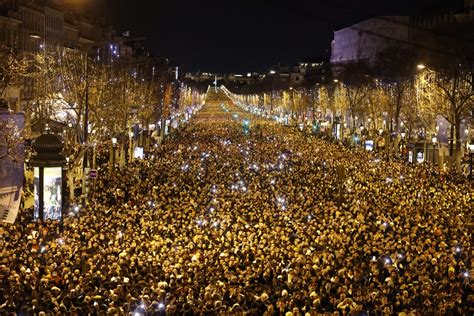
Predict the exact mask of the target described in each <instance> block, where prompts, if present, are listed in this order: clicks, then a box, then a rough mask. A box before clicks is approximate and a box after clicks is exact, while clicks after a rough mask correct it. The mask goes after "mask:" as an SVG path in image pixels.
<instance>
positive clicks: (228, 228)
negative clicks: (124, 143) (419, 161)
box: [0, 101, 474, 315]
mask: <svg viewBox="0 0 474 316" xmlns="http://www.w3.org/2000/svg"><path fill="white" fill-rule="evenodd" d="M226 109H228V110H227V111H224V110H223V108H222V106H221V105H220V102H217V101H216V102H209V103H208V104H207V105H206V107H204V108H203V109H202V110H201V112H200V113H199V114H198V115H197V116H196V117H193V118H192V120H191V122H190V123H188V124H187V125H186V126H184V127H182V128H180V129H179V130H176V131H174V132H173V135H174V136H173V138H172V139H166V140H164V141H163V143H162V144H161V145H160V146H159V147H158V148H156V149H154V152H152V153H151V154H150V155H149V157H150V158H147V159H143V160H134V161H132V162H130V163H129V164H127V165H126V166H125V167H122V168H121V169H119V168H116V169H115V170H114V172H109V171H108V170H107V165H106V164H104V165H102V166H101V176H100V177H99V179H98V180H97V183H96V190H95V192H94V195H93V197H92V199H91V201H90V203H89V204H88V205H87V206H86V207H83V208H81V209H80V211H78V212H76V211H74V209H71V211H70V214H68V215H65V216H64V219H63V222H62V224H61V225H60V223H59V222H58V221H52V220H46V221H33V220H32V216H33V214H32V211H31V210H28V211H24V212H22V213H21V214H19V217H18V219H17V221H16V222H15V223H14V224H13V225H4V226H2V227H1V230H2V231H1V233H2V234H1V235H2V237H3V238H1V240H0V243H1V249H2V256H1V258H0V279H1V280H2V281H1V283H2V286H1V289H0V315H15V314H16V315H165V314H167V315H243V314H245V315H322V314H324V315H360V314H367V313H370V314H378V315H394V314H395V315H419V314H425V315H469V314H473V312H474V306H473V304H472V302H473V301H474V300H473V294H472V293H473V291H472V289H473V288H472V287H473V282H472V281H471V278H472V272H471V271H472V248H471V244H472V242H471V241H472V235H471V234H472V187H470V186H469V184H467V183H456V182H454V181H452V180H451V179H450V178H449V177H448V176H441V174H440V173H439V172H438V171H437V170H435V169H433V168H432V167H430V166H422V165H416V166H407V165H405V164H403V163H401V162H397V161H387V160H384V159H380V157H379V156H377V153H367V152H362V151H354V150H350V149H348V148H345V147H343V146H341V145H339V144H333V143H328V142H326V141H324V140H321V139H319V138H316V137H313V136H309V135H306V134H304V133H301V132H300V131H298V130H290V129H287V128H284V127H282V126H280V125H277V124H276V123H274V122H272V121H269V120H265V119H262V118H260V117H255V116H251V115H249V114H247V113H245V112H243V111H241V110H240V109H239V108H237V107H236V106H234V105H232V104H230V103H228V104H226ZM233 113H237V114H238V115H239V118H240V119H243V118H247V119H249V120H250V133H244V131H243V129H242V124H241V122H240V120H239V121H236V120H234V119H233V117H232V114H233ZM254 124H258V131H257V133H253V131H252V126H253V125H254ZM255 126H257V125H255ZM104 150H106V148H105V147H104ZM100 155H101V153H99V156H100ZM106 160H107V159H105V161H106ZM340 168H342V169H343V170H344V173H343V174H341V173H340V172H338V169H340Z"/></svg>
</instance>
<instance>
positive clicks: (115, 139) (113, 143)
mask: <svg viewBox="0 0 474 316" xmlns="http://www.w3.org/2000/svg"><path fill="white" fill-rule="evenodd" d="M116 145H117V138H116V137H112V168H111V169H115V146H116Z"/></svg>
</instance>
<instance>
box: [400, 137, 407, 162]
mask: <svg viewBox="0 0 474 316" xmlns="http://www.w3.org/2000/svg"><path fill="white" fill-rule="evenodd" d="M400 136H401V137H402V148H401V149H402V158H403V159H404V152H405V148H404V146H405V136H406V134H405V132H401V133H400Z"/></svg>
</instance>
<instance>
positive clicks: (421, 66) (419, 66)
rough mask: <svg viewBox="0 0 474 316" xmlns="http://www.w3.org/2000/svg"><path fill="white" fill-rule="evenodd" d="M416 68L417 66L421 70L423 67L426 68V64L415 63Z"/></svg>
mask: <svg viewBox="0 0 474 316" xmlns="http://www.w3.org/2000/svg"><path fill="white" fill-rule="evenodd" d="M416 68H418V69H420V70H423V69H425V68H426V66H425V65H423V64H418V65H416Z"/></svg>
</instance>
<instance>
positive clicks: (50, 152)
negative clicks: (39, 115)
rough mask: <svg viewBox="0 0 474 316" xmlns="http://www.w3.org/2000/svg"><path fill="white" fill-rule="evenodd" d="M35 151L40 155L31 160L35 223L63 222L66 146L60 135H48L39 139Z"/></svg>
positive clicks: (35, 143)
mask: <svg viewBox="0 0 474 316" xmlns="http://www.w3.org/2000/svg"><path fill="white" fill-rule="evenodd" d="M32 147H33V149H34V150H35V151H36V155H35V156H33V157H32V159H31V160H30V162H31V165H32V166H33V167H34V184H35V208H34V215H35V219H41V220H46V219H54V220H61V219H62V210H63V207H64V205H65V199H64V197H65V196H64V191H65V190H64V189H65V178H66V168H67V167H66V158H65V157H64V155H63V154H62V150H63V143H62V141H61V138H60V137H59V136H58V135H55V134H49V133H47V134H43V135H41V136H39V137H38V138H37V139H36V140H35V141H34V142H33V144H32Z"/></svg>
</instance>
